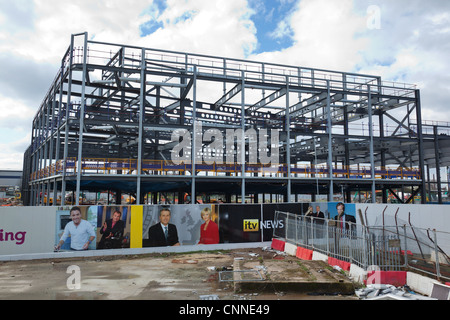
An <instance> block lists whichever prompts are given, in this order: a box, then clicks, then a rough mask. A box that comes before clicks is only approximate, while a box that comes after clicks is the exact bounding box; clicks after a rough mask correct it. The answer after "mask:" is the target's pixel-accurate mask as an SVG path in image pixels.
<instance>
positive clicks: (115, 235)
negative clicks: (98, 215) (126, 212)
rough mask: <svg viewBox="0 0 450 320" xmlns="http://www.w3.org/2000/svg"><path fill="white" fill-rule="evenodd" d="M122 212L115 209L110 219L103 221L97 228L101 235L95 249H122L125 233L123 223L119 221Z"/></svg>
mask: <svg viewBox="0 0 450 320" xmlns="http://www.w3.org/2000/svg"><path fill="white" fill-rule="evenodd" d="M121 217H122V212H121V211H120V210H119V209H115V210H114V213H113V216H112V218H111V219H108V220H105V221H104V222H103V225H102V226H101V227H100V228H99V232H100V234H101V235H102V238H101V239H100V242H99V243H98V244H97V249H118V248H121V247H122V243H123V239H124V238H123V236H124V232H125V221H123V220H121Z"/></svg>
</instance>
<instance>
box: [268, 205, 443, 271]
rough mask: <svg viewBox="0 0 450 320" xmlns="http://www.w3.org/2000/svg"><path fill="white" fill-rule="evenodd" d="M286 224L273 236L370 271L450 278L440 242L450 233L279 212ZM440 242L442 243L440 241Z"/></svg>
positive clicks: (279, 218)
mask: <svg viewBox="0 0 450 320" xmlns="http://www.w3.org/2000/svg"><path fill="white" fill-rule="evenodd" d="M275 215H276V217H275V219H278V220H282V221H283V222H284V223H283V224H279V226H280V227H277V228H275V229H274V232H273V237H274V238H276V239H280V240H284V241H286V242H287V243H291V244H294V245H297V246H301V247H303V248H307V249H311V250H313V251H316V252H320V253H323V254H325V255H327V256H328V257H332V258H336V259H339V260H342V261H346V262H349V263H352V264H356V265H358V266H359V267H361V268H363V269H365V270H368V269H370V268H376V270H385V271H400V270H406V269H413V270H417V271H420V272H423V273H426V274H430V275H433V276H435V277H436V278H438V279H441V278H444V279H450V259H449V256H448V254H447V253H446V252H445V250H443V249H442V248H441V247H440V246H439V243H450V241H449V240H450V234H449V233H445V232H438V231H436V230H430V229H421V228H414V227H412V226H407V225H403V226H397V225H396V226H365V225H360V224H356V223H352V222H345V223H341V222H340V221H336V220H330V219H320V218H312V217H305V216H303V215H298V214H293V213H288V212H281V211H276V213H275ZM438 241H439V242H438Z"/></svg>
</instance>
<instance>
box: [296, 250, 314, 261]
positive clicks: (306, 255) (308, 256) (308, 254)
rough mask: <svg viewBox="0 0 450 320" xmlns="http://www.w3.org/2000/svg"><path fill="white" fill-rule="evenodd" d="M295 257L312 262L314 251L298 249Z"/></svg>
mask: <svg viewBox="0 0 450 320" xmlns="http://www.w3.org/2000/svg"><path fill="white" fill-rule="evenodd" d="M295 256H296V257H297V258H299V259H302V260H312V256H313V251H312V250H309V249H305V248H302V247H298V248H297V252H296V254H295Z"/></svg>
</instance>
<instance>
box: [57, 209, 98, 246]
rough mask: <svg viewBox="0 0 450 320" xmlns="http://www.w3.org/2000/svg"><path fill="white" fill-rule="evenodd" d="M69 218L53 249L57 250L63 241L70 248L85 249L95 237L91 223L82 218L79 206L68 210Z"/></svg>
mask: <svg viewBox="0 0 450 320" xmlns="http://www.w3.org/2000/svg"><path fill="white" fill-rule="evenodd" d="M69 215H70V219H71V220H72V221H70V222H68V223H67V224H66V225H65V226H64V232H63V234H62V236H61V238H60V239H59V241H58V243H57V244H56V246H55V250H57V251H59V250H60V249H61V247H62V246H63V245H64V243H65V242H69V241H68V240H70V244H69V243H67V245H68V246H69V247H70V250H75V251H81V250H87V249H88V248H89V245H90V244H91V243H92V242H93V241H94V239H95V230H94V227H93V226H92V224H91V223H90V222H89V221H87V220H85V219H83V216H82V213H81V208H79V207H72V208H71V209H70V212H69Z"/></svg>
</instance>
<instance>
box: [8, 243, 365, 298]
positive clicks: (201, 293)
mask: <svg viewBox="0 0 450 320" xmlns="http://www.w3.org/2000/svg"><path fill="white" fill-rule="evenodd" d="M296 260H297V261H296ZM236 263H239V264H240V267H241V268H245V269H249V268H252V269H255V270H256V269H258V268H259V270H261V274H262V276H263V277H264V278H265V279H264V281H266V280H267V277H271V278H272V279H280V277H281V278H283V277H284V278H285V279H288V278H292V279H294V278H295V277H300V278H302V277H303V278H306V279H307V281H318V280H319V278H320V277H323V276H325V275H328V276H329V277H331V278H334V279H335V280H336V281H341V282H342V281H348V279H344V278H345V276H343V275H342V274H341V273H339V272H338V271H333V270H330V268H326V267H325V266H324V264H323V263H320V262H317V264H316V263H313V262H302V263H299V262H298V259H297V258H295V257H287V256H282V255H279V254H277V253H276V252H273V251H270V250H264V249H263V248H255V249H236V250H224V251H210V252H191V253H171V254H168V253H164V254H161V253H153V254H145V255H134V256H117V257H115V256H111V257H101V258H100V257H91V258H77V259H75V258H67V259H47V260H34V261H11V262H0V300H205V299H216V300H217V299H218V300H357V298H356V297H355V296H354V295H339V294H325V295H323V294H315V293H314V292H306V293H299V292H288V291H286V292H284V291H279V290H276V289H274V290H259V289H257V290H256V291H253V292H245V293H244V292H240V291H239V290H237V291H236V290H235V287H234V282H233V281H227V279H225V277H223V278H222V276H223V275H225V274H227V271H231V270H234V269H235V267H236V266H235V265H234V264H236ZM267 268H270V271H269V272H268V271H267ZM280 268H281V269H280ZM318 277H319V278H318ZM342 277H343V278H342ZM77 285H79V287H77Z"/></svg>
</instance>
